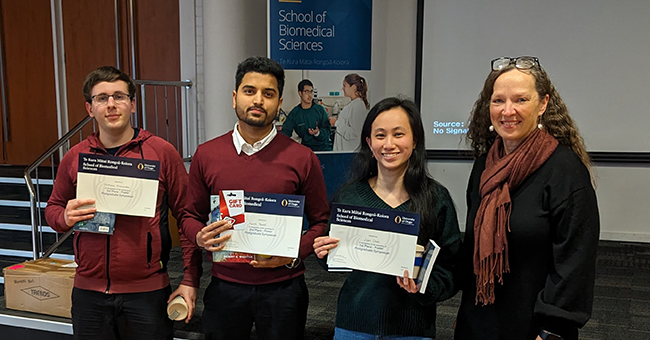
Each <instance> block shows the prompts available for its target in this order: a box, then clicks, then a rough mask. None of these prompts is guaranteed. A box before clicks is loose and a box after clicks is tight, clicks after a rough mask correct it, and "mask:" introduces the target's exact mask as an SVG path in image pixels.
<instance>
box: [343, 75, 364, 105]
mask: <svg viewBox="0 0 650 340" xmlns="http://www.w3.org/2000/svg"><path fill="white" fill-rule="evenodd" d="M343 80H345V82H346V83H348V85H350V86H356V87H357V94H358V95H359V97H361V100H363V103H364V104H366V109H367V108H369V107H370V105H369V104H368V83H366V79H365V78H364V77H362V76H360V75H358V74H356V73H350V74H348V75H347V76H345V78H344V79H343Z"/></svg>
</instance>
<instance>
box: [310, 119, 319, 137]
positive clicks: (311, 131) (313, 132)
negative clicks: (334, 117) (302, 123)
mask: <svg viewBox="0 0 650 340" xmlns="http://www.w3.org/2000/svg"><path fill="white" fill-rule="evenodd" d="M307 132H309V134H310V135H312V136H318V134H319V133H320V130H318V122H316V127H315V128H313V129H312V128H307Z"/></svg>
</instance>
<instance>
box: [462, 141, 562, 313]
mask: <svg viewBox="0 0 650 340" xmlns="http://www.w3.org/2000/svg"><path fill="white" fill-rule="evenodd" d="M557 145H558V141H557V139H555V138H554V137H553V136H551V135H549V134H548V133H547V132H546V131H545V130H538V129H535V131H533V132H532V133H531V134H530V135H529V136H528V137H526V139H525V140H524V141H523V142H522V143H521V144H520V145H519V146H518V147H517V148H516V149H515V150H514V151H513V152H511V153H509V154H507V155H504V154H505V150H504V147H503V140H502V139H501V137H497V139H496V140H495V141H494V144H492V147H491V148H490V151H488V154H487V160H486V162H485V170H484V171H483V174H481V183H480V187H479V189H480V195H481V205H480V206H479V208H478V212H477V213H476V219H475V220H474V274H476V301H475V303H476V304H477V305H478V303H479V302H481V303H482V304H483V305H487V304H491V303H494V281H495V278H496V279H498V281H499V283H501V284H503V274H504V273H508V272H510V266H509V264H508V240H507V239H506V230H508V231H510V211H511V208H512V205H511V201H510V190H514V189H515V188H516V187H517V186H518V185H519V184H521V182H523V181H524V180H525V179H526V178H527V177H528V176H529V175H530V174H532V173H533V172H534V171H535V170H537V169H538V168H539V167H540V166H541V165H542V164H544V162H546V160H547V159H548V158H549V157H550V156H551V154H552V153H553V151H555V148H556V147H557Z"/></svg>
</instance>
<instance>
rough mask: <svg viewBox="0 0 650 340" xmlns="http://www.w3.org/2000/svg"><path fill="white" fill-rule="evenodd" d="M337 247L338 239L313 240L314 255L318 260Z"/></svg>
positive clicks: (325, 237) (324, 237) (318, 238)
mask: <svg viewBox="0 0 650 340" xmlns="http://www.w3.org/2000/svg"><path fill="white" fill-rule="evenodd" d="M338 245H339V239H338V238H331V237H329V236H321V237H317V238H316V239H315V240H314V254H316V256H318V258H319V259H322V258H323V257H325V255H327V254H329V252H330V250H331V249H333V248H336V246H338Z"/></svg>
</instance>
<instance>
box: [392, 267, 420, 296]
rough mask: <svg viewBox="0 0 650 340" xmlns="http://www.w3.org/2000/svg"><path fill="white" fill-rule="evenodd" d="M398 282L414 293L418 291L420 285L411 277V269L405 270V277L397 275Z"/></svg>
mask: <svg viewBox="0 0 650 340" xmlns="http://www.w3.org/2000/svg"><path fill="white" fill-rule="evenodd" d="M396 278H397V284H398V285H399V286H400V287H402V288H404V290H405V291H407V292H409V293H411V294H414V293H417V292H418V286H417V285H416V284H415V281H413V279H410V278H409V271H408V270H404V277H403V278H402V277H399V276H397V277H396Z"/></svg>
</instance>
